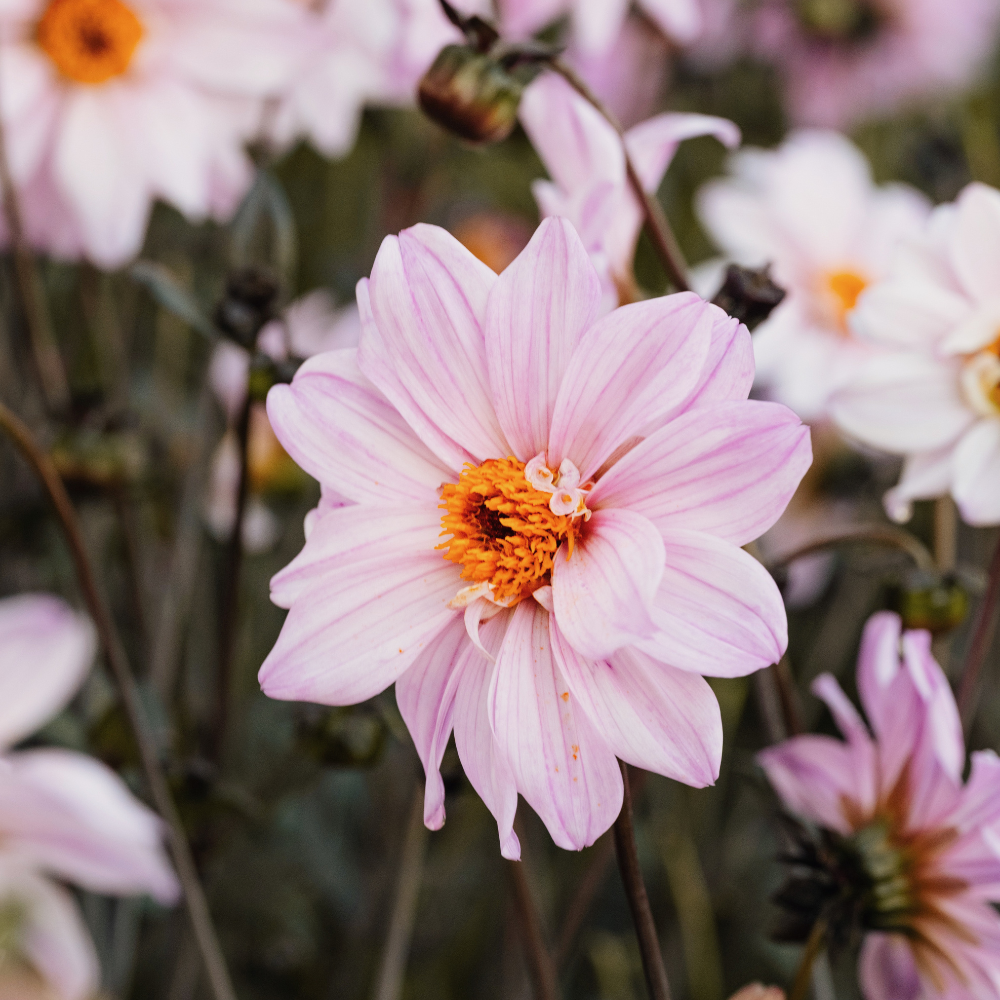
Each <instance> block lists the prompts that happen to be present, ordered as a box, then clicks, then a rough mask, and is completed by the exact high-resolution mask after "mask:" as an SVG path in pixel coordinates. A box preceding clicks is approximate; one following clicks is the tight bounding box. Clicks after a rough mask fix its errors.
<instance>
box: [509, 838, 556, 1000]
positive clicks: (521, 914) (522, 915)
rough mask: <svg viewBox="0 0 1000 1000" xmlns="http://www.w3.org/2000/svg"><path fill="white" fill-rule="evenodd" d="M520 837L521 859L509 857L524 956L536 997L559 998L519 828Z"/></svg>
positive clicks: (543, 999)
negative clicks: (527, 870)
mask: <svg viewBox="0 0 1000 1000" xmlns="http://www.w3.org/2000/svg"><path fill="white" fill-rule="evenodd" d="M518 838H519V839H520V841H521V860H520V861H508V862H507V869H508V871H509V872H510V880H511V884H512V886H513V888H514V905H515V906H516V908H517V916H518V930H519V932H520V934H521V940H522V942H523V943H524V952H525V957H526V958H527V960H528V972H529V973H530V974H531V982H532V985H533V986H534V990H535V997H536V1000H559V987H558V984H557V982H556V971H555V968H554V966H553V963H552V956H551V955H550V954H549V949H548V948H547V947H546V945H545V938H544V937H543V935H542V923H541V920H540V918H539V916H538V910H537V908H536V907H535V901H534V899H533V898H532V895H531V886H530V885H528V876H527V873H526V872H525V870H524V864H525V863H524V848H525V844H524V836H523V831H521V830H519V831H518Z"/></svg>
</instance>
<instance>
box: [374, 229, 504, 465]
mask: <svg viewBox="0 0 1000 1000" xmlns="http://www.w3.org/2000/svg"><path fill="white" fill-rule="evenodd" d="M496 280H497V276H496V274H494V273H493V271H491V270H490V269H489V268H488V267H487V266H486V265H485V264H483V263H482V262H481V261H480V260H478V259H477V258H476V257H474V256H473V255H472V254H471V253H470V252H469V251H468V250H466V248H465V247H464V246H462V244H461V243H459V242H458V240H456V239H455V238H454V237H453V236H451V235H450V234H449V233H447V232H445V231H444V230H443V229H439V228H438V227H436V226H426V225H418V226H414V227H413V228H412V229H407V230H404V231H403V232H402V233H401V234H400V235H399V236H398V237H395V236H387V237H386V238H385V240H384V241H383V243H382V248H381V249H380V250H379V253H378V256H377V257H376V258H375V264H374V266H373V268H372V276H371V281H370V283H369V286H368V288H369V293H370V295H371V306H372V314H373V315H374V318H375V324H376V326H377V329H378V332H379V334H380V335H381V348H382V349H383V350H384V352H385V354H384V357H383V358H382V359H377V358H373V356H372V351H371V350H370V345H368V344H367V343H366V341H367V340H368V328H367V327H366V329H365V331H364V333H363V334H362V340H361V343H362V347H361V349H360V354H359V364H360V365H361V368H362V370H363V371H364V372H365V374H366V375H367V376H368V377H369V378H370V379H371V380H372V381H373V382H374V383H375V384H376V385H377V386H378V387H379V388H380V389H381V390H382V391H383V392H384V393H385V395H386V396H387V397H388V398H389V399H390V400H392V402H393V403H397V397H398V396H399V387H400V386H401V387H402V388H403V389H404V390H405V392H406V394H407V401H409V400H412V402H413V404H415V406H416V407H417V408H418V410H419V411H420V413H421V414H422V415H423V417H424V418H425V420H426V422H428V423H430V424H431V425H433V426H434V427H436V428H438V430H439V431H441V432H443V433H444V434H446V435H447V436H448V437H449V438H450V439H451V440H452V441H454V442H455V443H456V444H457V445H458V446H459V447H460V448H462V449H464V450H465V451H466V452H467V453H468V454H469V455H471V456H473V458H474V459H475V461H476V462H477V463H478V462H482V461H483V460H484V459H487V458H493V457H496V456H497V455H507V454H509V451H510V448H509V446H508V444H507V442H506V440H505V439H504V434H503V431H502V430H501V429H500V425H499V423H498V422H497V417H496V413H495V412H494V408H493V395H492V393H491V391H490V382H489V371H488V364H487V360H486V342H485V340H484V337H483V324H484V321H485V318H486V301H487V298H488V296H489V293H490V290H491V289H492V288H493V286H494V284H495V283H496ZM387 366H389V368H390V369H391V371H390V372H387V371H386V367H387ZM459 401H460V402H461V406H458V405H456V404H457V403H458V402H459ZM400 412H401V413H403V414H404V416H408V414H407V411H406V410H404V409H403V408H402V407H400ZM413 426H414V430H416V431H417V433H418V434H420V433H421V427H422V426H423V422H421V424H419V425H418V424H414V425H413ZM427 444H428V446H429V447H431V448H432V449H435V442H434V441H431V440H427ZM435 450H436V449H435ZM439 454H440V452H439ZM441 457H442V458H443V459H445V460H446V461H453V459H452V458H451V457H450V456H446V455H443V454H442V455H441Z"/></svg>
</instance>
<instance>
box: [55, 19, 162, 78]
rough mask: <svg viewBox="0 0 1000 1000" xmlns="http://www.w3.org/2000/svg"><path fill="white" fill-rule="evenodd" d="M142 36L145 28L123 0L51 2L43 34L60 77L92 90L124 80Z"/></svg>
mask: <svg viewBox="0 0 1000 1000" xmlns="http://www.w3.org/2000/svg"><path fill="white" fill-rule="evenodd" d="M142 35H143V28H142V22H141V21H140V20H139V18H138V17H136V16H135V13H134V12H133V11H132V9H131V8H130V7H128V6H126V4H124V3H122V0H50V2H49V5H48V7H46V8H45V13H44V14H43V15H42V19H41V21H39V22H38V30H37V40H38V44H39V45H40V46H41V47H42V49H43V50H44V52H45V54H46V55H47V56H48V57H49V58H50V59H51V60H52V61H53V62H54V63H55V64H56V67H57V68H58V70H59V72H60V73H62V75H63V76H64V77H66V78H67V79H69V80H73V81H75V82H76V83H88V84H98V83H106V82H107V81H108V80H111V79H113V78H114V77H116V76H121V74H122V73H124V72H125V71H126V70H127V69H128V68H129V64H130V63H131V62H132V56H133V55H134V54H135V50H136V47H137V46H138V44H139V42H140V41H141V40H142Z"/></svg>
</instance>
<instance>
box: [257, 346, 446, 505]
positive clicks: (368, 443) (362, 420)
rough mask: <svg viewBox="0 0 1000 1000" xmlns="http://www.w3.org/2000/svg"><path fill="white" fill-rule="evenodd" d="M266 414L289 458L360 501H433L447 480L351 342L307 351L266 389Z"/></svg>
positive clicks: (336, 488) (377, 502) (374, 502)
mask: <svg viewBox="0 0 1000 1000" xmlns="http://www.w3.org/2000/svg"><path fill="white" fill-rule="evenodd" d="M267 417H268V420H269V421H270V422H271V426H272V427H273V428H274V433H275V434H276V435H277V437H278V440H279V441H280V442H281V444H282V445H283V446H284V448H285V450H286V451H287V452H288V454H289V455H291V456H292V458H293V459H295V462H296V463H297V464H298V465H300V466H302V468H303V469H305V471H306V472H308V473H309V474H310V475H311V476H312V477H313V478H315V479H318V480H319V482H320V483H321V484H323V485H324V486H329V487H331V488H332V489H333V490H335V491H336V492H337V493H340V494H342V495H343V496H345V497H347V498H348V499H350V500H354V501H356V502H359V503H372V504H380V503H381V504H384V503H387V502H392V501H393V500H401V501H404V502H406V503H412V502H413V501H414V500H419V501H422V502H424V503H426V502H427V501H428V499H430V500H432V501H434V502H436V490H437V488H438V487H439V486H440V485H441V483H442V482H443V481H445V480H450V479H453V478H454V477H453V475H452V473H451V472H450V470H449V469H448V468H447V466H445V465H443V464H442V463H441V462H440V461H439V460H438V459H437V458H436V457H435V456H434V455H433V454H432V453H431V452H430V450H429V449H428V448H427V447H426V446H425V445H424V444H423V442H422V441H420V440H419V438H418V437H417V436H416V435H415V434H414V433H413V431H412V430H411V429H410V427H409V426H408V425H407V423H406V421H405V420H403V418H402V417H401V416H400V415H399V413H397V412H396V410H395V409H393V407H392V406H391V405H390V404H389V403H388V402H387V401H386V400H385V398H384V397H383V396H382V395H381V394H380V393H379V391H378V390H377V389H376V388H375V387H374V386H372V385H371V383H370V382H369V381H368V380H367V379H366V378H365V377H364V375H362V374H361V371H360V370H359V368H358V365H357V361H356V358H355V352H354V351H352V350H350V349H345V350H341V351H330V352H328V353H326V354H319V355H317V356H316V357H314V358H310V359H309V360H308V361H307V362H306V363H305V364H304V365H302V367H301V368H299V370H298V372H296V374H295V378H294V379H293V380H292V384H291V385H276V386H275V387H274V388H273V389H272V390H271V391H270V392H269V393H268V394H267Z"/></svg>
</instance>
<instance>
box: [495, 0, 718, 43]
mask: <svg viewBox="0 0 1000 1000" xmlns="http://www.w3.org/2000/svg"><path fill="white" fill-rule="evenodd" d="M630 6H631V3H630V0H497V7H498V9H499V12H500V25H501V30H502V31H503V32H504V34H506V35H509V36H510V37H512V38H526V37H528V36H530V35H533V34H535V32H537V31H540V30H541V29H542V28H545V27H547V26H548V25H550V24H552V23H553V22H554V21H557V20H559V19H560V18H562V17H565V16H567V15H569V17H570V19H571V23H572V38H573V42H574V44H575V46H577V47H578V48H579V49H580V50H581V51H582V52H585V53H588V54H597V53H599V52H606V51H607V50H608V49H610V48H611V47H612V46H613V45H614V44H615V42H616V41H617V40H618V36H619V34H620V32H621V30H622V27H623V25H624V24H625V23H626V20H627V17H628V12H629V7H630ZM637 6H638V8H639V10H640V11H642V13H643V14H645V15H646V17H648V18H649V19H650V20H651V21H652V22H653V23H654V24H655V25H656V26H657V27H658V28H659V29H660V30H661V31H662V32H663V33H664V34H665V35H666V36H667V37H668V38H670V39H672V40H673V41H675V42H678V43H680V44H681V45H684V44H687V43H688V42H691V41H693V40H694V39H695V38H697V37H698V33H699V31H700V30H701V21H702V18H701V10H700V7H699V3H698V0H638V4H637Z"/></svg>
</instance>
